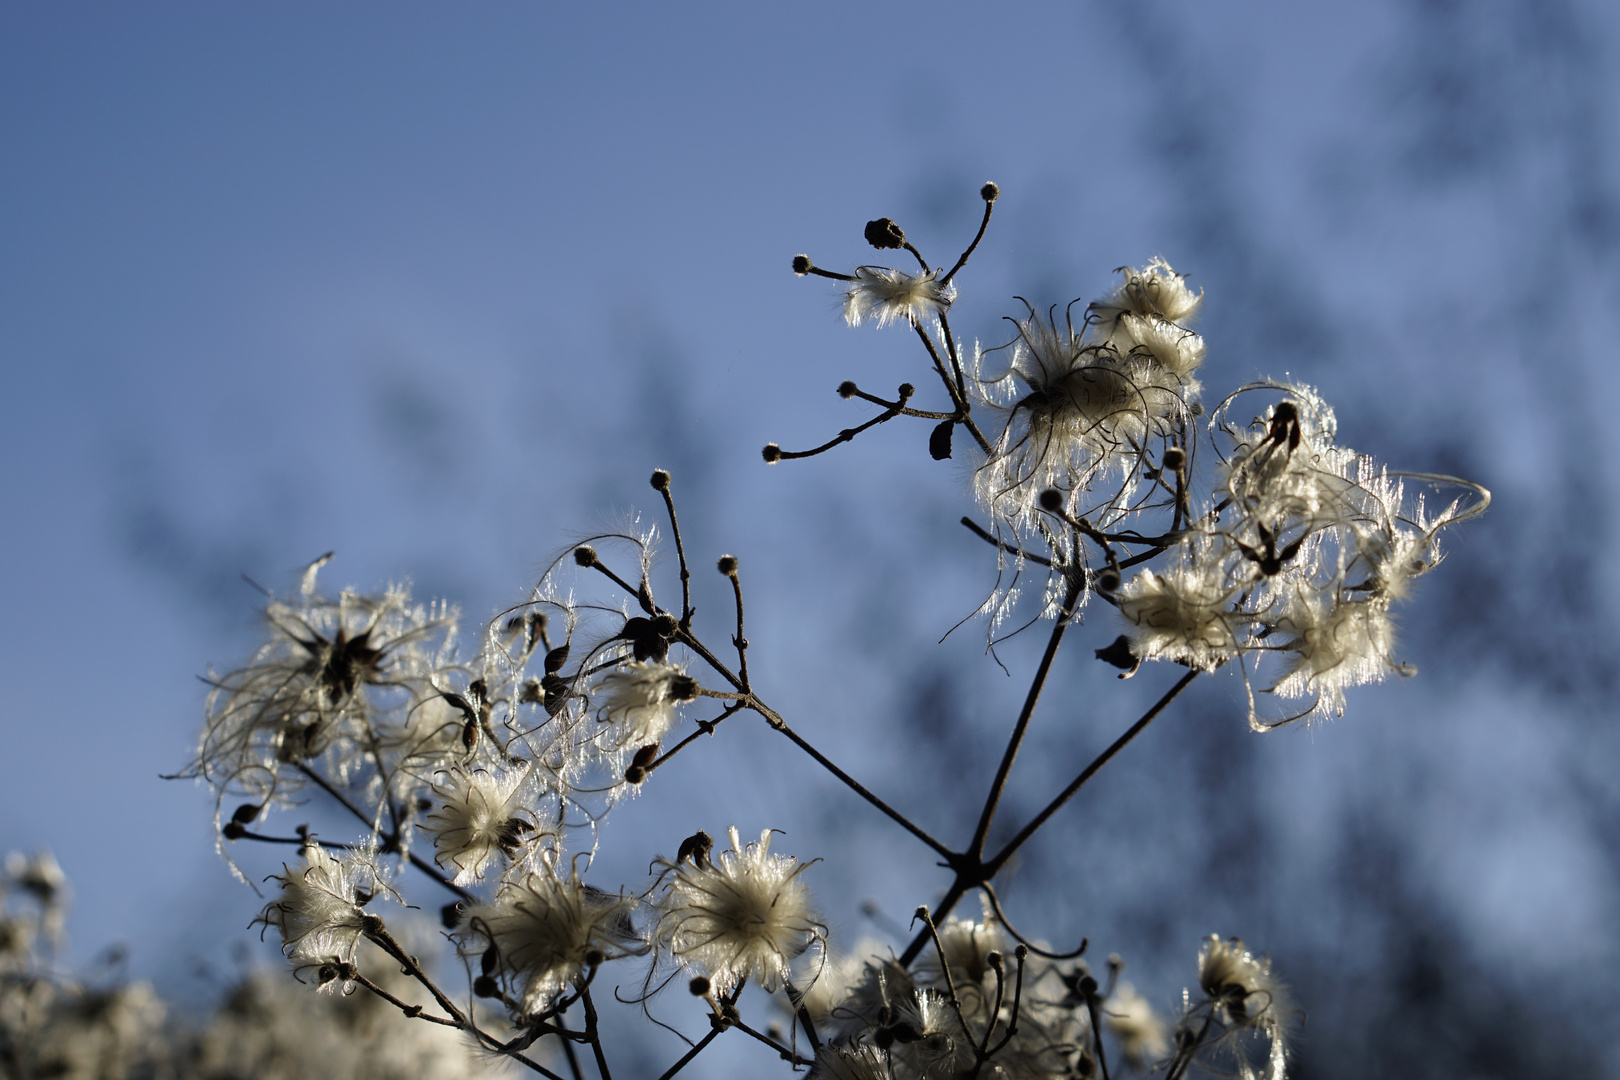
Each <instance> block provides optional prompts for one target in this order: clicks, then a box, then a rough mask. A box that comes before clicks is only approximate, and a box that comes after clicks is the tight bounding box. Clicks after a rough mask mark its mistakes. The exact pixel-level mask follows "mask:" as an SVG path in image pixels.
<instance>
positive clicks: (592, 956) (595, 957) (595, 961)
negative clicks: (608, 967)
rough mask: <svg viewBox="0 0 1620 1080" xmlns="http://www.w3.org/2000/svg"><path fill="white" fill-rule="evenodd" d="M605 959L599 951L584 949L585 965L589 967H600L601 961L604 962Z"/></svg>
mask: <svg viewBox="0 0 1620 1080" xmlns="http://www.w3.org/2000/svg"><path fill="white" fill-rule="evenodd" d="M606 959H607V957H606V956H604V955H603V954H602V950H601V949H586V950H585V963H587V964H589V965H590V966H591V967H598V966H600V965H601V963H602V961H604V960H606Z"/></svg>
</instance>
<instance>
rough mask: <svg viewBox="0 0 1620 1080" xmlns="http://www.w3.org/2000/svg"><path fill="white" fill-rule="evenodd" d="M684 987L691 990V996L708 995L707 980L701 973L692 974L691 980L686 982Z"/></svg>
mask: <svg viewBox="0 0 1620 1080" xmlns="http://www.w3.org/2000/svg"><path fill="white" fill-rule="evenodd" d="M686 988H687V989H688V990H690V991H692V996H693V997H708V996H709V980H708V979H705V978H704V977H703V976H702V975H695V976H693V977H692V981H691V982H689V983H687V984H686Z"/></svg>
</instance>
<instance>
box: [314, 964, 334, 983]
mask: <svg viewBox="0 0 1620 1080" xmlns="http://www.w3.org/2000/svg"><path fill="white" fill-rule="evenodd" d="M337 977H338V969H337V965H336V964H322V965H321V970H320V971H318V972H316V973H315V979H316V982H317V983H318V984H319V985H321V986H327V985H329V984H331V982H332V981H333V980H334V979H336V978H337Z"/></svg>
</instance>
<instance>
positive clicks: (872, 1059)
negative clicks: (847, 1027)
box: [808, 1043, 890, 1080]
mask: <svg viewBox="0 0 1620 1080" xmlns="http://www.w3.org/2000/svg"><path fill="white" fill-rule="evenodd" d="M889 1076H890V1073H889V1069H888V1066H887V1065H886V1064H885V1062H884V1059H883V1052H882V1051H881V1050H879V1049H878V1048H877V1047H875V1046H862V1045H859V1044H854V1045H848V1046H838V1045H836V1044H833V1043H825V1044H823V1045H822V1046H821V1047H819V1048H818V1049H817V1050H816V1063H815V1066H814V1067H813V1068H811V1070H810V1075H809V1077H808V1080H889Z"/></svg>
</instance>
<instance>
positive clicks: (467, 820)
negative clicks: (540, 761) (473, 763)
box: [423, 766, 534, 885]
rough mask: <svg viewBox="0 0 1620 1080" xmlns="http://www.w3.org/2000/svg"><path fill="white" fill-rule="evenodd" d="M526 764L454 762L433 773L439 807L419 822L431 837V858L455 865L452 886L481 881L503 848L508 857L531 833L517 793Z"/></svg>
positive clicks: (522, 779) (449, 867)
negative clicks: (469, 764)
mask: <svg viewBox="0 0 1620 1080" xmlns="http://www.w3.org/2000/svg"><path fill="white" fill-rule="evenodd" d="M528 771H529V770H528V768H527V766H523V767H519V768H505V769H498V770H497V769H475V768H466V767H462V766H456V767H455V768H452V769H447V770H445V771H444V772H441V773H440V774H439V775H438V778H437V780H436V782H435V783H434V785H433V794H434V795H435V796H436V797H437V799H438V800H439V803H438V806H437V807H436V808H435V809H434V810H433V812H432V813H430V814H428V815H427V817H426V819H425V820H424V822H423V824H424V825H425V826H426V828H427V830H428V832H429V833H431V834H432V836H433V850H434V861H435V862H437V863H438V864H439V865H440V866H442V867H444V868H445V869H447V870H449V869H451V868H452V867H453V868H454V869H455V873H456V876H455V884H457V885H466V884H468V883H469V882H471V881H474V880H482V879H483V876H484V871H485V870H486V869H488V868H489V865H490V864H491V863H493V862H495V860H496V859H497V858H499V856H500V855H501V854H502V853H503V852H504V853H506V854H507V855H509V856H510V855H512V854H513V853H515V852H516V850H517V849H518V848H519V847H520V846H522V845H523V844H524V842H525V839H526V838H528V837H532V835H533V833H534V827H533V823H532V822H531V821H529V819H528V816H527V815H526V814H524V813H523V801H522V799H521V797H520V791H521V788H522V786H523V781H524V779H525V778H526V777H527V775H528Z"/></svg>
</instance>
